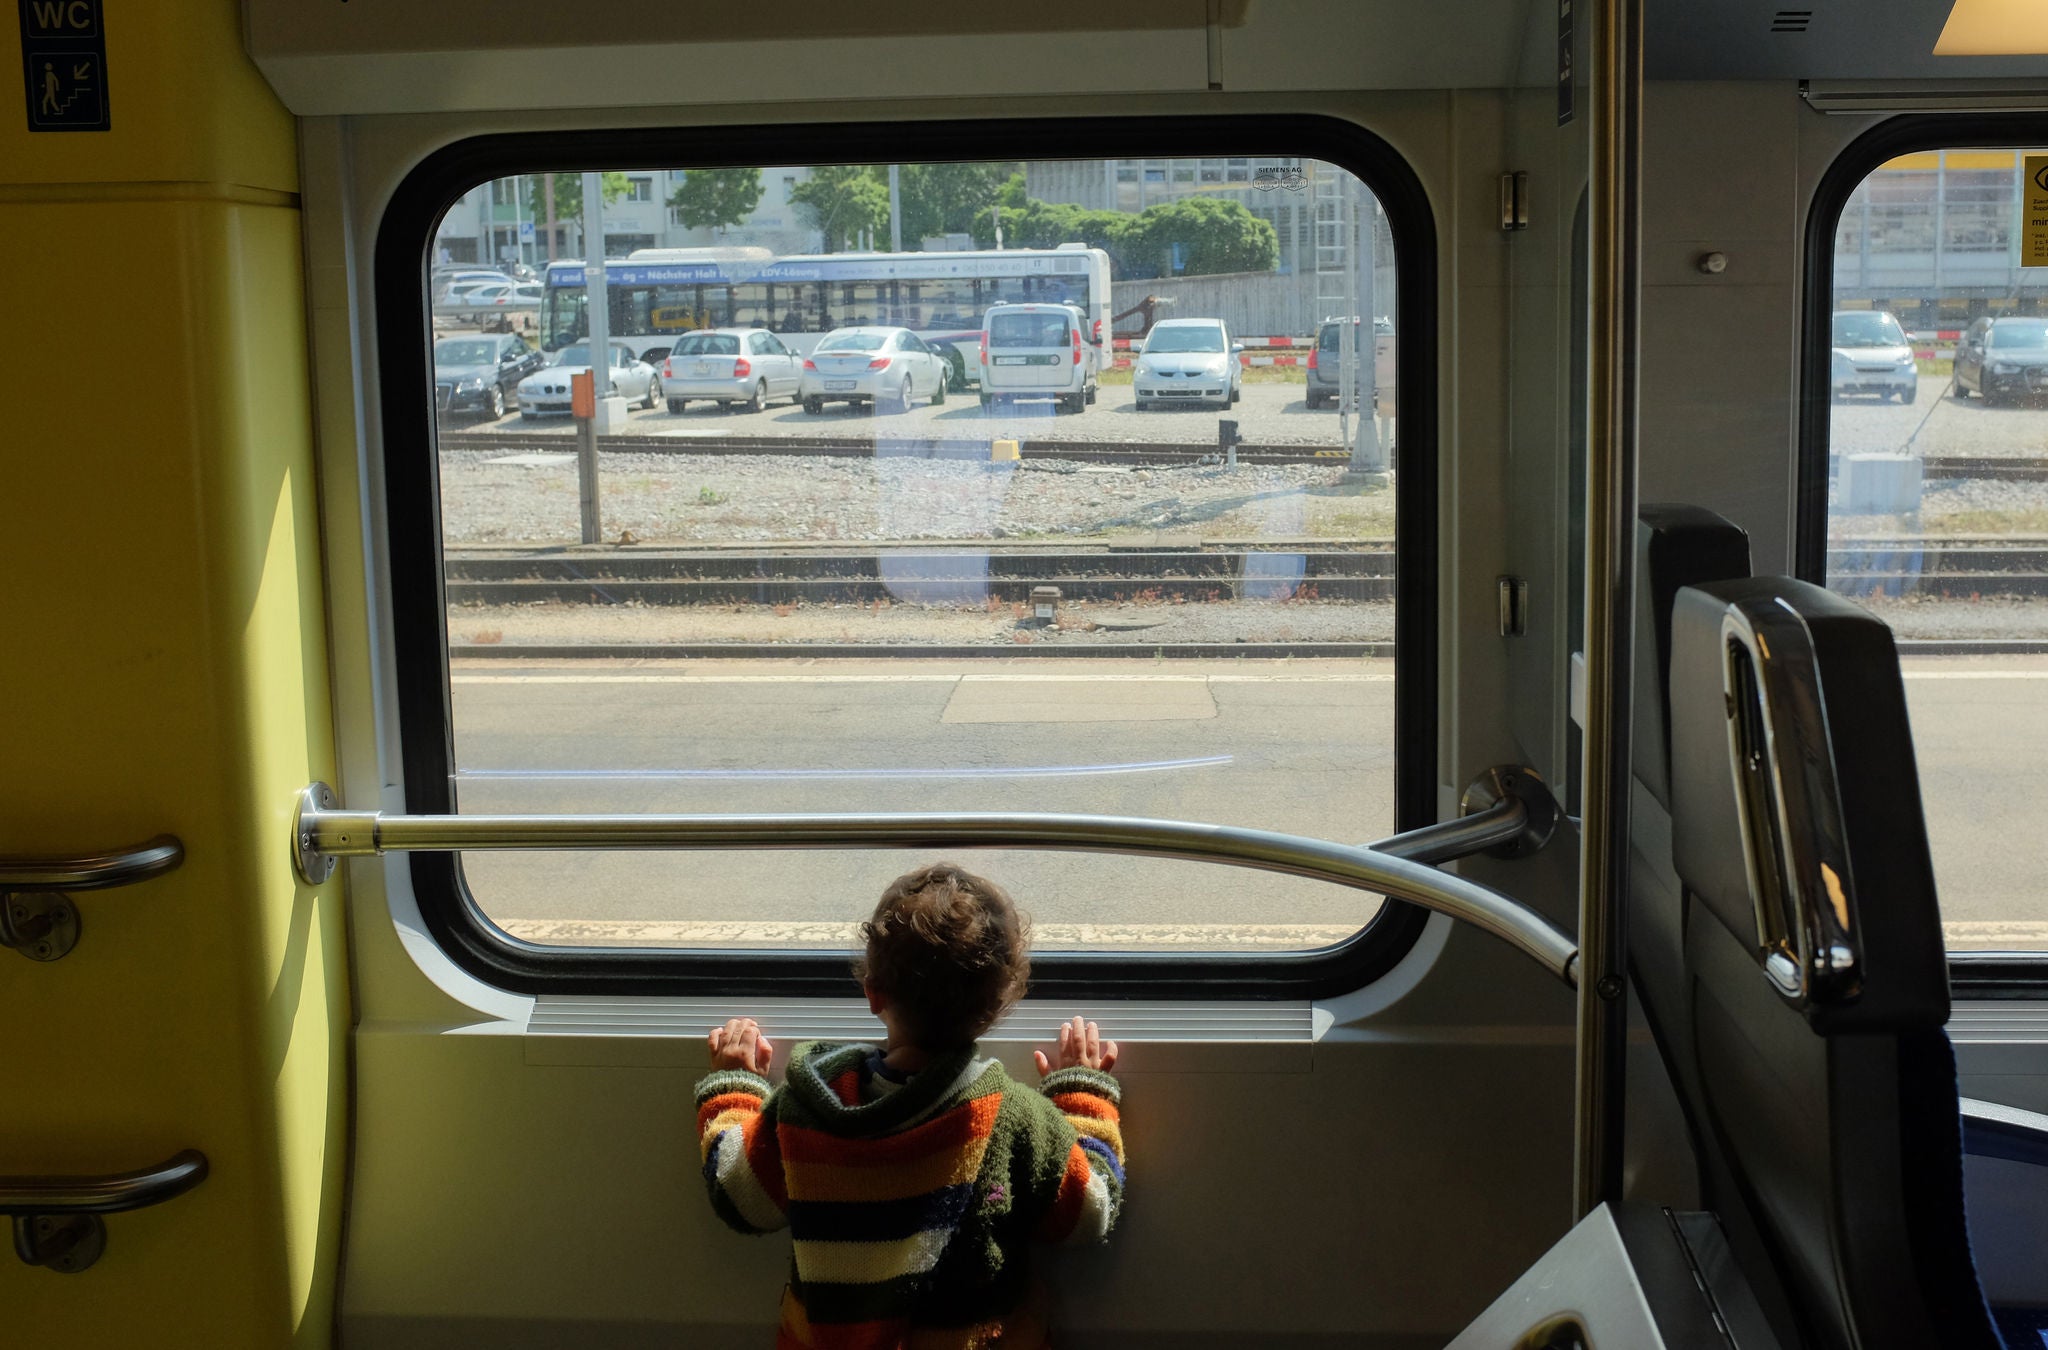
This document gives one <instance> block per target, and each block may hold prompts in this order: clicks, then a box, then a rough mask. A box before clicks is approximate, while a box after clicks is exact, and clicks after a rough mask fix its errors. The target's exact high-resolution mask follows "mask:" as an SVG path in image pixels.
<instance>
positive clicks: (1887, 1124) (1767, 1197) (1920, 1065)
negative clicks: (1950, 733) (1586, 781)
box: [1669, 577, 2000, 1350]
mask: <svg viewBox="0 0 2048 1350" xmlns="http://www.w3.org/2000/svg"><path fill="white" fill-rule="evenodd" d="M1670 661H1671V678H1670V689H1669V694H1670V703H1669V709H1670V761H1669V763H1670V806H1671V828H1672V833H1671V840H1672V856H1673V860H1674V863H1675V865H1676V869H1677V874H1678V876H1679V878H1680V879H1681V881H1682V884H1683V886H1684V889H1685V892H1686V895H1685V900H1686V909H1685V915H1684V932H1683V938H1682V942H1683V967H1684V995H1683V997H1684V1000H1685V1005H1686V1006H1685V1010H1684V1012H1685V1017H1686V1020H1687V1022H1688V1024H1689V1035H1690V1042H1691V1044H1690V1051H1691V1053H1690V1060H1691V1063H1690V1066H1689V1072H1688V1073H1686V1074H1685V1075H1683V1076H1682V1078H1681V1081H1680V1084H1679V1087H1680V1091H1681V1093H1682V1094H1684V1095H1687V1096H1688V1097H1689V1098H1690V1100H1689V1101H1688V1102H1687V1106H1688V1109H1689V1112H1690V1114H1691V1115H1692V1117H1693V1119H1694V1120H1695V1122H1696V1124H1697V1126H1698V1128H1699V1132H1700V1138H1699V1141H1698V1142H1699V1146H1700V1153H1701V1158H1700V1162H1701V1174H1702V1183H1703V1187H1704V1189H1705V1191H1706V1196H1705V1198H1706V1201H1707V1204H1708V1206H1709V1207H1710V1208H1712V1209H1714V1210H1716V1211H1719V1212H1720V1213H1721V1215H1722V1217H1723V1220H1724V1223H1725V1224H1726V1227H1727V1231H1728V1235H1729V1241H1730V1244H1731V1247H1732V1249H1733V1250H1734V1251H1735V1253H1736V1256H1737V1259H1738V1261H1740V1263H1741V1264H1742V1266H1743V1269H1744V1270H1745V1272H1746V1273H1747V1274H1748V1276H1749V1278H1750V1280H1751V1281H1752V1282H1754V1283H1755V1285H1756V1286H1757V1291H1758V1294H1759V1297H1760V1300H1761V1301H1762V1303H1763V1304H1764V1306H1765V1309H1766V1311H1767V1313H1768V1314H1769V1315H1770V1316H1771V1319H1772V1321H1773V1322H1774V1323H1775V1324H1776V1327H1775V1329H1776V1331H1777V1333H1778V1335H1779V1337H1780V1339H1781V1340H1782V1341H1783V1342H1784V1343H1785V1344H1786V1345H1788V1346H1805V1347H1814V1348H1820V1347H1825V1348H1826V1350H1837V1348H1839V1350H1851V1347H1855V1348H1857V1350H1880V1348H1881V1347H1901V1348H1902V1350H1903V1347H1913V1348H1914V1350H1921V1348H1922V1347H1928V1346H1942V1347H1946V1348H1949V1350H1957V1348H1962V1350H1978V1348H1979V1347H1986V1348H1988V1347H1995V1346H1998V1345H1999V1344H2000V1341H1999V1339H1998V1336H1997V1333H1996V1331H1994V1330H1993V1328H1992V1324H1991V1321H1990V1318H1989V1315H1988V1313H1987V1312H1986V1310H1985V1307H1984V1301H1983V1297H1982V1295H1981V1293H1980V1292H1979V1290H1978V1287H1977V1283H1976V1277H1975V1273H1974V1270H1973V1268H1972V1266H1971V1263H1970V1256H1969V1241H1968V1235H1967V1231H1966V1229H1965V1226H1964V1219H1963V1201H1962V1157H1961V1138H1960V1127H1959V1123H1958V1111H1957V1098H1956V1084H1955V1063H1954V1057H1953V1054H1952V1052H1951V1051H1950V1048H1949V1044H1948V1039H1947V1036H1946V1034H1945V1033H1944V1031H1943V1029H1942V1028H1943V1024H1944V1023H1945V1022H1946V1021H1947V1019H1948V983H1947V963H1946V958H1945V955H1944V952H1943V948H1942V938H1941V928H1940V915H1939V912H1938V910H1937V908H1936V902H1935V891H1934V878H1933V868H1932V864H1931V862H1930V860H1929V857H1928V851H1927V838H1926V830H1925V824H1924V821H1923V818H1922V814H1921V807H1920V793H1919V784H1918V779H1917V777H1916V773H1915V768H1914V763H1913V748H1912V741H1911V737H1910V732H1909V729H1908V726H1907V721H1906V706H1905V694H1904V686H1903V685H1902V683H1901V681H1900V677H1899V668H1898V658H1897V654H1896V652H1895V650H1894V649H1893V646H1892V640H1891V633H1890V630H1889V629H1887V628H1886V627H1885V626H1884V625H1883V624H1882V623H1880V622H1878V621H1877V620H1876V619H1873V618H1872V617H1870V616H1869V615H1868V614H1866V613H1864V612H1863V611H1862V610H1860V609H1858V608H1857V607H1856V606H1854V605H1853V604H1850V603H1849V602H1847V601H1845V600H1843V599H1841V598H1840V597H1838V596H1835V595H1832V594H1830V593H1829V592H1827V591H1825V590H1822V589H1820V588H1819V587H1816V586H1811V585H1808V584H1806V583H1803V582H1798V581H1793V580H1790V579H1788V578H1783V577H1760V578H1754V579H1749V580H1741V581H1729V582H1719V583H1714V584H1711V585H1707V586H1703V587H1688V588H1686V589H1683V590H1681V591H1679V592H1678V594H1677V596H1676V597H1675V601H1674V604H1673V608H1672V622H1671V646H1670Z"/></svg>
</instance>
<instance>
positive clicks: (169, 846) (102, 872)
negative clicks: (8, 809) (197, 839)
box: [0, 834, 185, 891]
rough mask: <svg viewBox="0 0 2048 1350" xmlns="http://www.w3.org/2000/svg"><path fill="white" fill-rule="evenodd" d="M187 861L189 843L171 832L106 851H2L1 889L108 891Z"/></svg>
mask: <svg viewBox="0 0 2048 1350" xmlns="http://www.w3.org/2000/svg"><path fill="white" fill-rule="evenodd" d="M184 860H185V846H184V845H183V844H181V843H179V842H178V840H177V838H176V837H175V836H173V835H168V834H160V835H158V836H156V837H155V838H154V839H151V840H148V841H146V842H144V843H140V844H136V845H134V846H133V847H130V848H117V849H109V850H107V851H106V852H104V853H72V854H64V855H60V856H57V857H46V856H40V855H36V854H29V853H6V854H0V891H104V890H107V889H109V888H111V887H114V886H128V885H133V884H134V883H135V882H138V881H147V880H149V879H150V878H151V877H156V876H162V875H163V874H164V873H165V872H168V871H171V870H172V869H173V868H175V867H177V865H178V864H179V863H181V862H183V861H184Z"/></svg>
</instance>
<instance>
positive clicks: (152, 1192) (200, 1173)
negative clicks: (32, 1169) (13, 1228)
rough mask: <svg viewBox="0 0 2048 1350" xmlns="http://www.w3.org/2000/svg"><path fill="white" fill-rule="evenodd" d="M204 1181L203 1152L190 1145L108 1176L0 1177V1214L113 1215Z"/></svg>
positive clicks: (154, 1201) (139, 1206) (145, 1205)
mask: <svg viewBox="0 0 2048 1350" xmlns="http://www.w3.org/2000/svg"><path fill="white" fill-rule="evenodd" d="M204 1180H206V1155H205V1154H204V1153H201V1152H199V1151H198V1150H197V1149H190V1148H188V1149H183V1150H181V1151H179V1152H178V1153H177V1154H175V1155H173V1156H172V1157H171V1159H170V1160H169V1161H167V1162H162V1163H159V1164H157V1165H156V1166H155V1167H139V1168H137V1169H136V1170H135V1171H133V1172H116V1173H114V1174H113V1175H112V1176H103V1177H0V1214H15V1215H23V1214H118V1213H120V1212H121V1211H123V1210H129V1209H143V1208H146V1207H148V1206H150V1205H155V1204H161V1203H162V1202H164V1201H166V1200H169V1199H171V1198H172V1197H173V1196H178V1195H183V1194H184V1193H185V1192H186V1191H189V1190H191V1189H192V1188H193V1187H194V1186H197V1185H198V1184H199V1183H200V1182H202V1181H204Z"/></svg>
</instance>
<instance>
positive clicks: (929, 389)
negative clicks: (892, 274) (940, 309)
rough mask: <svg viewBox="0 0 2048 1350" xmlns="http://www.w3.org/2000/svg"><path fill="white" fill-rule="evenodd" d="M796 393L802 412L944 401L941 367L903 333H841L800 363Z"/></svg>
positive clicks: (902, 409) (939, 361)
mask: <svg viewBox="0 0 2048 1350" xmlns="http://www.w3.org/2000/svg"><path fill="white" fill-rule="evenodd" d="M798 393H799V395H800V397H801V398H802V401H803V405H804V411H805V412H807V413H821V412H823V411H825V405H826V404H827V403H839V402H843V403H851V404H853V405H854V406H855V407H859V406H860V405H861V404H863V403H865V404H869V405H871V406H873V407H876V408H879V407H881V406H882V405H883V404H885V403H886V404H888V405H889V406H890V407H891V408H892V409H893V410H894V411H896V412H908V411H909V410H910V405H911V404H913V403H915V402H916V401H917V400H918V399H920V398H924V397H926V396H929V397H930V398H931V401H932V406H933V407H937V406H939V405H940V404H942V403H944V402H945V401H946V362H945V358H943V357H941V356H940V355H939V354H938V353H937V352H934V351H933V350H932V349H931V348H930V347H929V346H927V345H926V344H925V341H924V339H923V338H920V337H919V336H918V335H917V334H915V333H913V332H911V331H910V330H909V329H908V328H876V327H862V328H841V329H837V330H836V331H834V332H831V333H828V334H826V335H825V340H824V341H822V342H820V343H819V344H818V345H817V348H816V349H815V350H814V351H812V353H811V354H810V356H808V357H807V358H805V360H804V369H803V380H802V384H801V385H800V386H799V389H798Z"/></svg>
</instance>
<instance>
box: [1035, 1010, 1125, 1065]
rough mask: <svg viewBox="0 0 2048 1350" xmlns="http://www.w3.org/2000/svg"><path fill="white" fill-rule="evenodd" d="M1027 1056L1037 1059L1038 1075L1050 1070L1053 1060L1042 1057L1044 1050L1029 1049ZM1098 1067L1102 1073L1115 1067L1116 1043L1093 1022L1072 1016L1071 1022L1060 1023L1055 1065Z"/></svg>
mask: <svg viewBox="0 0 2048 1350" xmlns="http://www.w3.org/2000/svg"><path fill="white" fill-rule="evenodd" d="M1031 1057H1032V1058H1033V1059H1035V1060H1037V1061H1038V1076H1039V1077H1040V1078H1043V1077H1045V1076H1046V1075H1047V1074H1049V1073H1051V1072H1052V1071H1053V1068H1054V1065H1053V1062H1052V1061H1051V1060H1049V1059H1047V1058H1046V1057H1045V1051H1043V1050H1033V1051H1032V1052H1031ZM1077 1066H1078V1067H1080V1068H1083V1069H1101V1070H1102V1071H1103V1072H1104V1073H1107V1072H1109V1071H1110V1070H1111V1069H1113V1068H1115V1067H1116V1042H1115V1041H1105V1040H1103V1039H1102V1033H1101V1032H1100V1031H1098V1030H1096V1027H1095V1024H1094V1023H1093V1022H1084V1021H1082V1020H1081V1019H1080V1018H1078V1017H1076V1018H1075V1019H1074V1020H1073V1021H1071V1022H1062V1023H1060V1062H1059V1065H1058V1067H1060V1068H1062V1069H1071V1068H1075V1067H1077Z"/></svg>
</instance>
